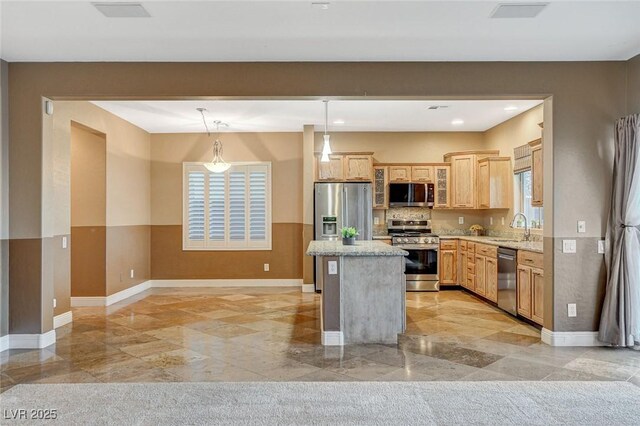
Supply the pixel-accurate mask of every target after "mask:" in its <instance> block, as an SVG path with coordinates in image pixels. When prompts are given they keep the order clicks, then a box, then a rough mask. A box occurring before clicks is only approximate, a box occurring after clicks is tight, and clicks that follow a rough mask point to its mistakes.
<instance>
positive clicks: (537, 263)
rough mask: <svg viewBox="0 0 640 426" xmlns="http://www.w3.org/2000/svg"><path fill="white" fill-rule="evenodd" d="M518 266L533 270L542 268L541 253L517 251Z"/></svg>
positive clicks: (542, 258) (542, 259)
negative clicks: (528, 267) (529, 267)
mask: <svg viewBox="0 0 640 426" xmlns="http://www.w3.org/2000/svg"><path fill="white" fill-rule="evenodd" d="M518 265H526V266H531V267H533V268H538V269H543V268H544V257H543V255H542V253H534V252H532V251H525V250H518Z"/></svg>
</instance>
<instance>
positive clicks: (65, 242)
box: [62, 237, 67, 249]
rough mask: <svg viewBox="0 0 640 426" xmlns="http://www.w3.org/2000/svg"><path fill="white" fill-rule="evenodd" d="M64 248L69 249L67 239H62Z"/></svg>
mask: <svg viewBox="0 0 640 426" xmlns="http://www.w3.org/2000/svg"><path fill="white" fill-rule="evenodd" d="M62 248H63V249H66V248H67V237H62Z"/></svg>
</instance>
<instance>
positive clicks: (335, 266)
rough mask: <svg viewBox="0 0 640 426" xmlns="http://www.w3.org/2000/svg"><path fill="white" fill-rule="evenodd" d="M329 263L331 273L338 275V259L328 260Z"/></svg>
mask: <svg viewBox="0 0 640 426" xmlns="http://www.w3.org/2000/svg"><path fill="white" fill-rule="evenodd" d="M327 265H328V266H329V275H336V274H337V273H338V261H337V260H330V261H328V262H327Z"/></svg>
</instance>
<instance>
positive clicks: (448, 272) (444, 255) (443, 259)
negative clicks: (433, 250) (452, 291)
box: [439, 240, 458, 285]
mask: <svg viewBox="0 0 640 426" xmlns="http://www.w3.org/2000/svg"><path fill="white" fill-rule="evenodd" d="M457 257H458V242H457V241H456V240H447V241H440V260H439V262H440V277H439V281H440V284H445V285H450V284H453V285H455V284H458V274H457V264H458V263H457V261H456V259H457Z"/></svg>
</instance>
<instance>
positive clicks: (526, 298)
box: [516, 266, 531, 319]
mask: <svg viewBox="0 0 640 426" xmlns="http://www.w3.org/2000/svg"><path fill="white" fill-rule="evenodd" d="M516 288H517V295H516V298H517V301H518V303H517V305H518V314H519V315H522V316H523V317H525V318H529V319H531V268H529V267H527V266H518V280H517V286H516Z"/></svg>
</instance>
